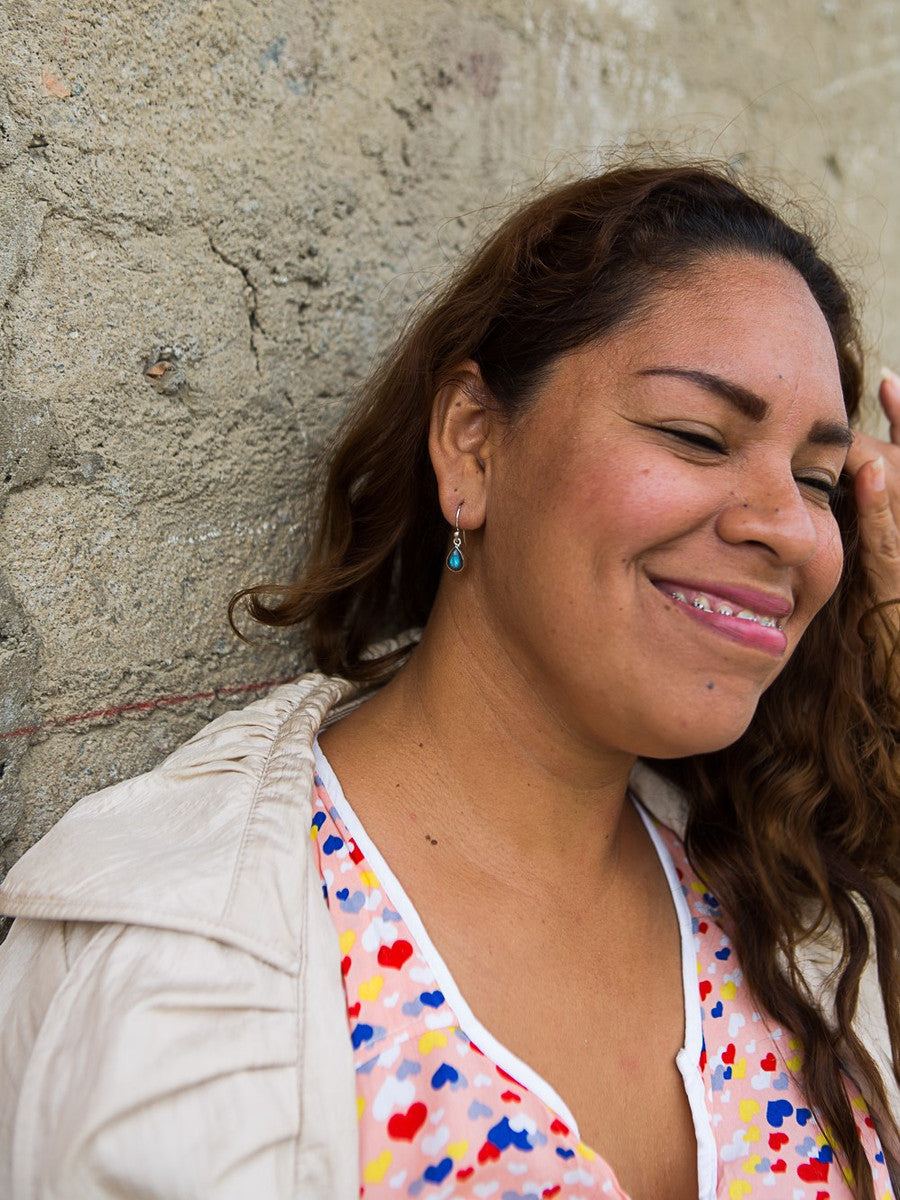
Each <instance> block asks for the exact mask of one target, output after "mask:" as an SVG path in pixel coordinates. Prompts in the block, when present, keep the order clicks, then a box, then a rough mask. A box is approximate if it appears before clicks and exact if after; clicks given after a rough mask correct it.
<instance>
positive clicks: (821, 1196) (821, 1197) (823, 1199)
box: [816, 1192, 831, 1200]
mask: <svg viewBox="0 0 900 1200" xmlns="http://www.w3.org/2000/svg"><path fill="white" fill-rule="evenodd" d="M830 1197H831V1192H816V1200H830Z"/></svg>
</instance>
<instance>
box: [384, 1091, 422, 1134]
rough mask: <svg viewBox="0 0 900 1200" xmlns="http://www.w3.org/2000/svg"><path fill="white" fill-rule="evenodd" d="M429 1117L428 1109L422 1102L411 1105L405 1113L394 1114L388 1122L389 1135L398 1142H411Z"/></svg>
mask: <svg viewBox="0 0 900 1200" xmlns="http://www.w3.org/2000/svg"><path fill="white" fill-rule="evenodd" d="M427 1116H428V1109H427V1108H426V1107H425V1105H424V1104H422V1103H421V1101H419V1100H417V1101H416V1102H415V1104H411V1105H410V1106H409V1108H408V1109H407V1110H406V1112H405V1113H403V1112H399V1113H394V1115H393V1116H392V1117H391V1119H390V1120H389V1121H388V1133H389V1135H390V1136H391V1137H392V1138H394V1139H395V1140H396V1141H398V1142H411V1141H412V1140H413V1138H414V1137H415V1136H416V1134H417V1133H418V1132H419V1130H420V1129H421V1128H422V1126H423V1125H424V1124H425V1118H426V1117H427Z"/></svg>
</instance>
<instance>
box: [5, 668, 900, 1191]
mask: <svg viewBox="0 0 900 1200" xmlns="http://www.w3.org/2000/svg"><path fill="white" fill-rule="evenodd" d="M353 690H354V689H353V688H352V687H351V685H349V684H347V683H346V682H345V681H343V680H337V679H327V678H325V677H323V676H321V675H311V676H308V677H306V678H304V679H302V680H300V681H299V682H298V683H296V684H289V685H288V686H286V687H282V688H279V689H278V690H277V691H275V692H273V693H272V694H271V695H270V696H268V697H267V698H266V699H264V700H261V701H259V702H258V703H256V704H251V705H250V706H249V707H248V708H246V709H244V710H243V711H240V712H233V713H228V714H227V715H225V716H224V717H221V718H220V719H219V720H217V721H214V722H213V723H212V724H211V725H209V726H207V728H205V729H203V730H202V731H201V732H200V733H199V734H197V736H196V737H194V738H193V739H192V740H191V741H190V742H188V743H187V744H186V745H185V746H183V747H181V748H180V749H179V750H177V751H176V752H175V753H174V754H172V755H171V756H170V757H169V758H168V759H167V760H166V761H165V762H164V763H162V764H161V765H160V766H159V767H157V768H156V769H155V770H153V771H151V772H149V773H148V774H146V775H142V776H139V777H138V778H136V779H132V780H129V781H127V782H125V783H121V784H117V785H115V786H114V787H111V788H107V789H106V790H104V791H102V792H98V793H97V794H95V795H93V796H89V797H87V798H86V799H85V800H82V801H81V802H80V803H79V804H77V805H76V806H75V807H74V808H73V809H72V810H71V811H70V812H69V813H68V814H67V815H66V816H65V817H64V818H63V820H62V821H61V822H60V823H59V824H58V825H57V826H56V827H55V828H54V829H52V830H51V831H50V833H49V834H48V835H47V836H46V837H45V838H44V839H43V840H42V841H41V842H39V843H38V845H37V846H35V847H33V849H32V850H30V851H29V852H28V854H26V855H25V856H24V858H23V859H22V860H21V862H20V863H18V864H17V865H16V867H14V868H13V870H12V871H11V872H10V874H9V876H8V877H7V879H6V882H5V884H4V886H3V888H2V889H0V911H3V912H5V913H8V914H11V915H14V916H17V917H19V918H22V919H20V920H17V921H16V923H15V924H14V926H13V929H12V932H11V933H10V936H9V937H8V939H7V941H6V943H5V944H4V946H3V947H2V949H0V1200H107V1198H112V1197H116V1198H117V1200H125V1198H128V1200H131V1198H137V1197H140V1198H141V1200H156V1198H159V1200H162V1198H165V1200H176V1198H177V1200H181V1198H183V1200H257V1198H259V1197H264V1198H265V1200H276V1198H277V1200H287V1198H288V1197H290V1198H291V1200H357V1197H358V1196H359V1176H358V1162H357V1154H358V1149H357V1121H356V1096H355V1079H354V1071H353V1055H352V1049H351V1045H350V1039H349V1032H348V1027H347V1019H346V1015H345V1014H346V1009H345V1000H344V995H343V988H342V983H341V973H340V965H339V964H340V952H339V949H338V944H337V936H336V933H335V930H334V927H333V925H332V922H331V918H330V916H329V915H328V911H327V909H326V907H325V905H324V904H323V903H322V900H321V885H320V880H319V876H318V872H317V870H316V867H315V863H314V860H313V857H312V855H311V853H310V851H309V847H310V838H309V828H310V822H311V812H312V810H311V796H312V775H313V749H312V746H313V739H314V737H315V734H316V731H317V730H318V728H319V727H320V725H321V723H322V721H323V720H324V719H325V717H326V714H327V713H328V712H329V710H330V709H332V708H333V706H335V705H337V704H339V703H341V702H342V701H345V700H347V699H348V698H350V697H351V695H352V694H353ZM634 782H635V784H636V786H637V789H638V790H639V792H640V793H641V795H642V798H643V799H644V800H645V801H646V802H647V803H648V805H649V806H650V807H652V808H653V809H654V810H655V811H657V814H658V815H659V816H660V817H661V818H662V819H663V820H665V821H666V822H667V823H669V824H673V825H674V827H675V828H678V826H679V824H680V823H681V820H682V814H681V813H680V811H679V808H680V802H679V797H678V796H677V795H675V794H674V793H673V792H672V791H671V790H669V789H667V788H666V787H665V786H664V785H661V782H660V780H659V779H658V777H656V776H655V775H653V774H652V772H650V771H648V770H647V769H646V768H643V769H642V770H639V771H637V772H636V775H635V780H634ZM830 962H831V959H830V957H829V956H828V954H827V953H824V954H823V955H822V957H821V961H818V962H817V963H816V964H814V966H813V967H812V969H813V971H814V977H816V978H818V977H821V976H822V975H823V973H825V974H827V971H828V969H829V964H830ZM865 1006H866V1009H865V1013H864V1019H863V1022H862V1024H863V1025H864V1026H865V1027H866V1028H865V1030H864V1032H866V1034H867V1035H868V1036H867V1041H868V1042H869V1044H870V1045H873V1048H875V1049H876V1052H877V1053H878V1054H879V1055H880V1057H881V1059H882V1061H884V1062H887V1061H888V1060H887V1059H886V1058H885V1052H884V1049H883V1047H884V1046H885V1045H886V1029H885V1021H884V1012H883V1009H882V1008H881V1005H880V1001H879V997H878V993H877V989H876V990H874V991H873V990H872V989H871V988H868V989H867V991H866V998H865ZM879 1046H880V1047H881V1049H879V1048H878V1047H879ZM887 1077H888V1078H889V1079H891V1078H892V1074H891V1072H890V1071H888V1072H887Z"/></svg>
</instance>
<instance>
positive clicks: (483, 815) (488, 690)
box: [323, 600, 634, 885]
mask: <svg viewBox="0 0 900 1200" xmlns="http://www.w3.org/2000/svg"><path fill="white" fill-rule="evenodd" d="M354 722H355V724H354ZM351 725H353V728H352V729H351V728H350V726H351ZM347 726H348V728H347V729H346V731H345V732H346V734H347V735H350V736H352V738H353V739H354V740H355V741H356V742H357V744H360V743H361V744H363V745H365V747H366V749H367V753H368V757H369V761H370V763H371V765H372V767H373V769H377V770H378V771H379V772H380V773H383V774H385V775H386V776H387V777H388V778H390V777H391V776H392V775H393V774H396V775H397V780H396V781H395V783H396V790H395V795H396V796H397V797H398V798H399V797H401V796H402V797H405V798H408V799H409V808H408V810H407V811H406V812H405V814H404V816H405V819H406V820H408V821H412V822H413V823H414V824H416V825H418V827H419V829H420V830H421V831H422V833H423V836H424V835H427V836H429V837H433V838H435V839H440V840H441V841H442V844H444V845H445V846H450V847H453V848H454V849H456V850H458V851H459V852H460V853H461V855H463V856H464V857H465V859H466V860H467V861H469V862H477V863H481V864H493V865H492V867H491V869H492V870H496V871H497V872H498V873H501V874H503V875H512V874H516V873H521V872H526V873H527V876H528V877H529V878H530V879H531V880H532V882H533V883H534V882H536V881H537V879H539V878H540V877H541V876H542V875H545V876H546V879H547V881H548V885H549V884H550V883H551V881H554V880H558V878H559V870H560V866H561V863H562V861H563V860H565V861H567V862H568V863H569V864H570V866H574V867H576V868H584V869H586V870H590V871H592V872H594V873H595V876H594V877H597V876H596V873H597V872H600V873H603V874H607V873H609V872H610V871H611V870H612V869H614V867H615V864H616V863H617V861H618V859H619V857H620V852H621V842H622V837H623V833H624V832H625V831H626V830H629V829H630V830H632V831H633V821H634V813H633V810H632V808H631V805H630V804H628V803H627V802H626V788H627V780H628V774H629V772H630V770H631V767H632V765H633V763H634V756H633V755H630V754H626V753H623V752H621V751H618V750H608V749H605V748H603V747H598V746H596V745H594V744H590V743H589V742H588V741H587V739H585V738H584V737H583V736H581V735H579V733H578V732H577V731H575V730H573V729H571V728H568V727H567V726H566V724H565V722H564V721H563V720H561V719H560V717H559V716H558V715H557V714H556V713H555V712H554V711H553V709H552V708H551V706H550V705H549V704H548V702H547V700H546V699H545V697H544V695H543V694H542V692H541V690H540V689H539V688H538V687H536V686H535V685H534V684H533V683H532V682H529V681H528V680H527V679H525V678H523V676H522V674H521V672H520V671H519V670H518V668H517V665H516V663H515V662H514V661H512V655H511V654H510V653H509V652H508V651H506V650H505V649H504V648H503V647H502V646H501V645H498V644H496V643H493V642H492V641H491V640H490V639H488V638H484V637H482V638H476V637H474V636H473V635H472V634H467V631H466V630H465V629H462V628H459V627H458V626H457V623H456V621H455V618H454V613H453V612H452V609H451V608H450V606H449V605H445V604H442V603H441V602H440V600H439V602H438V604H437V605H436V608H435V611H434V612H433V613H432V617H431V620H430V621H429V624H428V628H427V630H426V632H425V634H424V635H423V638H422V641H421V643H420V645H419V646H418V648H417V649H416V651H415V652H414V653H413V655H412V657H411V659H410V662H409V663H408V665H407V666H406V668H405V669H404V670H403V671H401V672H400V673H399V674H398V675H397V676H396V677H395V678H394V679H393V680H392V681H391V683H389V684H388V685H387V686H386V687H385V688H384V689H382V691H381V692H380V693H378V694H377V695H376V696H375V697H374V698H373V699H372V700H370V701H368V702H367V703H366V704H365V705H363V706H362V707H361V708H360V709H359V710H357V712H356V713H355V714H354V716H353V718H348V722H347ZM338 729H340V726H337V727H335V728H334V730H332V731H329V734H327V735H326V736H325V738H324V739H323V745H324V746H325V749H326V753H329V754H331V753H332V745H333V744H336V743H337V741H338V739H337V738H336V737H335V733H336V731H337V730H338ZM338 748H339V749H340V747H338ZM344 757H345V758H346V755H344ZM373 758H374V761H373ZM338 773H339V774H340V773H341V771H340V766H339V764H338ZM401 780H402V781H404V783H405V784H411V785H412V786H403V785H401ZM394 786H395V784H394V783H392V787H394ZM398 802H399V803H400V804H403V800H401V799H398ZM498 846H502V847H503V854H502V855H498V854H497V852H496V849H497V847H498ZM573 856H574V859H573Z"/></svg>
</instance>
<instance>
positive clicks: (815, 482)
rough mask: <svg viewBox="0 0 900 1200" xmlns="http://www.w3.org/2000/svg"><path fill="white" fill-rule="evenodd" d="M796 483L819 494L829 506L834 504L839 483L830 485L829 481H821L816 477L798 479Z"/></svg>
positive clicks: (839, 486)
mask: <svg viewBox="0 0 900 1200" xmlns="http://www.w3.org/2000/svg"><path fill="white" fill-rule="evenodd" d="M797 482H798V483H802V484H803V485H804V487H810V488H812V489H813V490H814V491H817V492H821V494H822V495H823V496H824V498H825V499H826V500H827V501H828V503H829V504H833V503H834V501H835V500H836V499H837V495H838V492H839V491H840V489H841V485H840V482H838V483H832V482H831V480H830V479H822V478H821V477H820V476H818V475H806V476H803V477H798V479H797Z"/></svg>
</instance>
